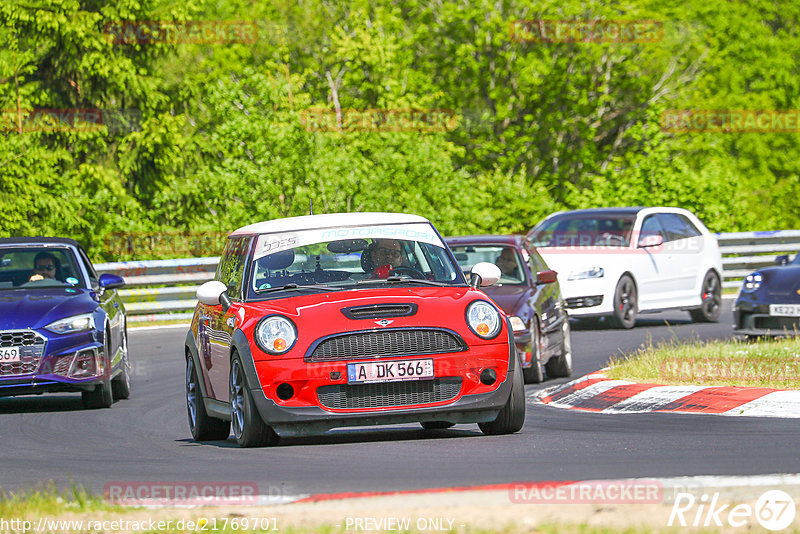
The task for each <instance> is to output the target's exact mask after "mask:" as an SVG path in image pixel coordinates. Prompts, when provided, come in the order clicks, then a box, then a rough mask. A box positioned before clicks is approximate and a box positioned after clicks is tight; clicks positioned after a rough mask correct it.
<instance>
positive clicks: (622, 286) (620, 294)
mask: <svg viewBox="0 0 800 534" xmlns="http://www.w3.org/2000/svg"><path fill="white" fill-rule="evenodd" d="M636 298H637V297H636V284H635V283H634V282H633V278H631V277H630V276H628V275H627V274H624V275H622V276H621V277H620V279H619V282H617V289H616V290H614V316H613V317H612V323H613V324H614V326H616V327H617V328H624V329H626V330H627V329H630V328H633V326H634V325H635V324H636V311H637V309H638V306H637V302H636Z"/></svg>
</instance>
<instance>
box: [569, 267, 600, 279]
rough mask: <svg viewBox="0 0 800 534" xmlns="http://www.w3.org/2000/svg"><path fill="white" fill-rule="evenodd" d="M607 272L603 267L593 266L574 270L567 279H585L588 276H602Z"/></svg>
mask: <svg viewBox="0 0 800 534" xmlns="http://www.w3.org/2000/svg"><path fill="white" fill-rule="evenodd" d="M605 274H606V272H605V270H604V269H603V268H602V267H592V268H591V269H584V270H583V271H572V272H571V273H569V276H568V277H567V280H585V279H587V278H602V277H603V275H605Z"/></svg>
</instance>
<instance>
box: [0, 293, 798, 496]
mask: <svg viewBox="0 0 800 534" xmlns="http://www.w3.org/2000/svg"><path fill="white" fill-rule="evenodd" d="M730 304H731V301H730V300H726V301H725V311H724V313H723V316H722V320H721V322H720V323H717V324H694V323H692V322H690V321H689V318H688V313H686V312H671V313H663V314H658V315H648V316H644V318H642V319H640V320H639V321H638V323H637V325H636V328H634V329H633V330H629V331H622V330H610V329H605V328H604V327H603V326H602V325H599V326H595V327H591V328H589V327H581V326H580V325H575V326H574V330H573V347H574V353H575V374H574V376H580V375H583V374H586V373H589V372H592V371H596V370H598V369H599V368H601V367H603V366H604V364H605V362H606V361H607V360H608V358H609V356H611V355H613V354H616V353H619V352H620V350H622V351H632V350H635V349H636V348H637V347H638V346H640V345H641V344H642V343H645V342H646V341H647V340H648V338H652V339H653V340H654V341H658V340H660V339H668V338H671V337H678V338H682V339H685V338H691V337H697V338H701V339H710V338H727V337H730V336H731V322H732V317H731V311H730ZM666 323H669V325H668V324H666ZM185 332H186V330H185V329H183V328H181V329H178V328H168V329H167V328H165V329H161V330H147V331H138V332H137V331H131V333H130V348H131V358H132V361H133V362H134V363H133V366H134V368H133V372H134V376H133V394H132V396H131V398H130V399H129V400H126V401H121V402H117V403H115V404H114V406H113V407H112V408H110V409H105V410H84V409H83V408H82V406H81V403H80V396H79V395H74V394H69V395H67V394H53V395H45V396H35V397H34V396H31V397H16V398H5V399H0V436H2V438H0V443H2V449H1V451H0V458H2V463H0V466H2V467H0V487H2V488H3V489H5V490H10V489H19V488H29V487H35V486H37V485H40V484H41V483H43V482H45V481H49V480H53V481H55V482H56V484H57V485H59V486H61V487H68V486H69V484H70V483H71V482H73V481H74V482H76V483H78V484H81V485H83V486H84V487H87V488H89V489H90V490H92V491H94V492H97V493H100V492H102V491H103V488H104V486H105V485H106V484H110V483H120V482H128V481H142V482H143V481H148V482H153V481H159V482H174V481H202V482H206V481H216V482H255V483H257V485H258V489H259V492H260V493H261V494H262V495H273V496H275V495H296V494H315V493H339V492H365V491H396V490H414V489H422V488H437V487H458V486H471V485H482V484H496V483H507V482H515V481H535V480H538V481H545V480H587V479H601V478H612V479H615V478H627V477H650V476H654V477H662V476H684V475H754V474H768V473H798V472H800V427H798V424H797V420H793V419H792V420H790V419H776V418H748V417H720V416H713V415H684V414H664V413H656V414H629V415H608V414H595V413H581V412H578V411H573V410H562V409H558V408H552V407H548V406H544V405H541V404H536V403H533V402H532V401H531V400H529V402H528V407H527V418H526V422H525V427H524V428H523V429H522V431H521V432H519V433H517V434H514V435H511V436H499V437H488V436H483V435H482V434H481V433H480V431H479V430H478V428H477V425H459V426H456V427H453V428H452V429H449V430H442V431H423V430H422V429H421V428H419V427H418V426H417V425H399V426H391V427H379V428H369V429H363V428H359V429H343V430H334V431H332V432H329V433H327V434H324V435H320V436H315V437H304V438H292V439H283V440H281V442H280V444H279V445H278V446H275V447H270V448H261V449H240V448H238V447H237V446H236V444H235V442H234V441H233V440H232V439H229V440H228V441H220V442H211V443H195V442H194V441H192V439H191V436H190V434H189V429H188V426H187V422H186V407H185V403H184V362H183V357H182V342H183V339H184V336H185ZM564 381H566V380H565V379H560V380H558V381H555V380H548V381H546V382H545V383H544V384H542V385H537V386H533V385H529V386H527V388H526V393H527V395H528V397H529V398H530V397H531V396H532V395H533V394H534V393H535V392H536V391H538V390H540V389H542V388H543V387H547V386H550V385H553V384H556V383H561V382H564Z"/></svg>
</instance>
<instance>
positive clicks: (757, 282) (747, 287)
mask: <svg viewBox="0 0 800 534" xmlns="http://www.w3.org/2000/svg"><path fill="white" fill-rule="evenodd" d="M762 281H763V277H762V276H761V273H750V274H748V275H747V276H746V277H745V279H744V287H742V291H747V292H751V291H755V290H756V289H758V288H759V287H761V282H762Z"/></svg>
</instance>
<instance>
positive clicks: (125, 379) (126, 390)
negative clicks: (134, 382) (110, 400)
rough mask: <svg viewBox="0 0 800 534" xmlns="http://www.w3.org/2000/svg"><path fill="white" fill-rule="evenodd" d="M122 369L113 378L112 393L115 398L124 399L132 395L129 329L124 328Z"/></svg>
mask: <svg viewBox="0 0 800 534" xmlns="http://www.w3.org/2000/svg"><path fill="white" fill-rule="evenodd" d="M120 366H121V367H122V371H121V372H120V373H119V374H118V375H117V376H115V377H114V378H112V379H111V394H112V396H113V397H114V400H123V399H127V398H130V396H131V364H130V361H129V360H128V330H127V328H123V330H122V362H121V363H120Z"/></svg>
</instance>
